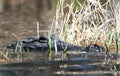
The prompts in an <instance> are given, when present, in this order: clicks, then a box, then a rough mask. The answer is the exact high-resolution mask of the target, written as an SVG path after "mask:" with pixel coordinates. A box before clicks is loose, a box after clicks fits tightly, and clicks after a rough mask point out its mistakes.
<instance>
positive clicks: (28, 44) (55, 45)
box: [7, 35, 105, 52]
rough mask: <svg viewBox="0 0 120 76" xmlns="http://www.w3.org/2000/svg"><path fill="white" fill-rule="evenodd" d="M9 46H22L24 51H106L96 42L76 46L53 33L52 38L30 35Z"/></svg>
mask: <svg viewBox="0 0 120 76" xmlns="http://www.w3.org/2000/svg"><path fill="white" fill-rule="evenodd" d="M49 42H50V44H49ZM7 48H11V49H14V50H15V49H17V48H20V49H22V50H24V51H26V50H37V51H46V50H49V49H51V50H58V51H63V50H67V51H74V50H76V51H81V52H82V51H83V52H104V51H105V49H104V47H102V46H98V45H96V44H90V45H88V46H76V45H73V44H69V43H66V42H64V41H61V40H60V39H59V38H58V37H56V36H55V35H51V36H50V38H49V39H48V37H45V36H40V37H29V38H25V39H22V40H21V41H16V42H14V43H12V44H10V45H8V46H7Z"/></svg>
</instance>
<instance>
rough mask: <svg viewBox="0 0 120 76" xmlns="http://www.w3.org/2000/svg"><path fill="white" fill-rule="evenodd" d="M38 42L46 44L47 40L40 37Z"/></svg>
mask: <svg viewBox="0 0 120 76" xmlns="http://www.w3.org/2000/svg"><path fill="white" fill-rule="evenodd" d="M39 42H41V43H46V42H48V39H47V38H46V37H42V36H41V37H40V38H39Z"/></svg>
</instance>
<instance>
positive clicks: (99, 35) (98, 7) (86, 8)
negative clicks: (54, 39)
mask: <svg viewBox="0 0 120 76" xmlns="http://www.w3.org/2000/svg"><path fill="white" fill-rule="evenodd" d="M76 2H77V4H78V5H77V6H75V3H76ZM119 6H120V4H119V3H118V4H115V2H114V0H108V1H107V2H106V3H104V4H101V3H100V2H99V0H98V1H96V0H94V2H93V3H92V2H89V0H85V2H84V3H83V4H81V3H80V2H79V1H78V0H73V1H71V3H69V4H67V3H65V2H64V0H60V1H59V2H58V5H57V9H56V16H55V18H54V21H53V26H54V28H52V30H53V32H54V33H55V34H57V35H58V34H59V37H60V38H61V39H62V40H64V41H67V42H69V43H72V44H76V45H80V46H84V45H88V44H97V45H100V46H104V47H106V49H108V51H109V52H117V53H118V52H120V51H119V50H120V48H119V47H120V25H119V23H120V19H119V17H120V11H119V10H120V8H119Z"/></svg>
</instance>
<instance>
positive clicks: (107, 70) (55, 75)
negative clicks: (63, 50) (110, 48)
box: [0, 53, 120, 76]
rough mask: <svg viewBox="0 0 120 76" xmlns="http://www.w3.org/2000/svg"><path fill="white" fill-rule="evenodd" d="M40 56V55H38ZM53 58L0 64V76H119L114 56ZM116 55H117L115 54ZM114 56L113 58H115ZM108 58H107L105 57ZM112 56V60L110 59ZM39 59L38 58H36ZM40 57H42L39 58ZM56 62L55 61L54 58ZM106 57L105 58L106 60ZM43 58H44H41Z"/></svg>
mask: <svg viewBox="0 0 120 76" xmlns="http://www.w3.org/2000/svg"><path fill="white" fill-rule="evenodd" d="M39 54H40V53H39ZM59 55H60V54H58V55H57V56H53V57H54V58H52V60H51V61H49V60H44V59H42V60H38V61H35V60H33V61H27V62H26V61H23V62H16V63H6V64H0V76H119V75H120V64H117V63H115V61H116V60H117V59H119V58H116V59H115V58H113V57H114V55H115V54H110V55H109V54H108V55H106V54H103V53H78V54H68V55H69V58H65V59H63V58H60V57H61V56H59ZM116 55H117V54H116ZM116 55H115V56H116ZM37 56H38V55H37ZM107 56H108V57H107ZM111 56H112V58H113V59H112V58H110V57H111ZM38 57H39V56H38ZM41 57H42V56H41ZM55 57H56V58H57V59H58V60H55V59H56V58H55ZM106 57H107V58H106ZM43 58H45V56H43Z"/></svg>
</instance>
